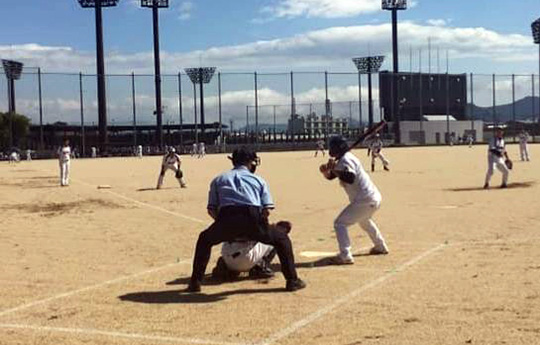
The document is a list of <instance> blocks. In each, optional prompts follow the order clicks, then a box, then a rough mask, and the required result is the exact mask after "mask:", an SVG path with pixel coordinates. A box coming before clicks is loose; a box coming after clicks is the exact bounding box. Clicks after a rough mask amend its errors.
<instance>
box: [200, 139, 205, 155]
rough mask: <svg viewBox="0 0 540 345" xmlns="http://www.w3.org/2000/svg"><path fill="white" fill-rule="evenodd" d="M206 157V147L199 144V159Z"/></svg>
mask: <svg viewBox="0 0 540 345" xmlns="http://www.w3.org/2000/svg"><path fill="white" fill-rule="evenodd" d="M205 155H206V147H205V146H204V143H203V142H200V143H199V158H201V157H204V156H205Z"/></svg>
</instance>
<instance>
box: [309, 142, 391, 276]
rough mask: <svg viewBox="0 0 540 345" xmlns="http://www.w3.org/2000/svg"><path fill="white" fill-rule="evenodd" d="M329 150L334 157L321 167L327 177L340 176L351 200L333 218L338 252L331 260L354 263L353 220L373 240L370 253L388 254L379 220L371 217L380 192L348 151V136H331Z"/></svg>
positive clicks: (378, 205)
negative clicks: (352, 249)
mask: <svg viewBox="0 0 540 345" xmlns="http://www.w3.org/2000/svg"><path fill="white" fill-rule="evenodd" d="M329 154H330V156H331V157H333V158H335V160H334V159H330V160H329V161H328V163H327V164H323V165H321V166H320V168H319V170H320V172H321V173H322V174H323V175H324V177H325V178H326V179H328V180H333V179H335V178H338V179H339V181H340V184H341V186H342V187H343V188H344V189H345V192H346V193H347V195H348V196H349V201H350V203H349V205H347V206H346V207H345V208H344V209H343V210H342V211H341V213H340V214H339V215H338V217H337V218H336V220H335V221H334V229H335V231H336V237H337V241H338V245H339V254H338V255H337V256H335V257H332V258H331V263H333V264H336V265H346V264H353V263H354V259H353V256H352V252H351V241H350V239H349V233H348V227H350V226H351V225H353V224H359V225H360V226H361V227H362V229H364V231H365V232H367V234H368V235H369V237H370V239H371V241H372V242H373V244H374V246H373V248H371V250H370V254H371V255H379V254H388V247H387V245H386V242H385V241H384V238H383V236H382V234H381V232H380V231H379V228H378V227H377V224H375V222H374V221H373V220H372V219H371V218H372V217H373V214H374V213H375V212H376V211H377V210H378V209H379V207H380V205H381V200H382V197H381V193H380V192H379V190H378V189H377V187H376V186H375V184H373V182H372V181H371V179H370V177H369V175H368V174H367V173H366V171H365V170H364V168H363V167H362V164H361V163H360V160H359V159H358V158H357V157H356V156H355V155H354V154H352V153H351V152H350V151H349V147H348V145H347V142H346V141H345V139H343V138H342V137H340V136H337V137H333V138H331V139H330V145H329Z"/></svg>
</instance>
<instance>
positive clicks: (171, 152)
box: [156, 146, 187, 189]
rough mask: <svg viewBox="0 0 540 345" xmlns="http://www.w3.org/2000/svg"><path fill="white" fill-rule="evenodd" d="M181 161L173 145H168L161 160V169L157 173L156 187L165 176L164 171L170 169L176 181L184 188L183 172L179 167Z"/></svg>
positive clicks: (158, 186) (159, 185) (158, 187)
mask: <svg viewBox="0 0 540 345" xmlns="http://www.w3.org/2000/svg"><path fill="white" fill-rule="evenodd" d="M181 164H182V161H181V160H180V156H179V155H178V154H177V153H176V150H175V148H174V147H172V146H171V147H169V149H168V152H167V153H166V154H165V155H164V156H163V161H162V162H161V171H160V173H159V178H158V183H157V187H156V189H160V188H161V185H162V184H163V177H165V172H166V171H167V170H169V169H170V170H172V171H173V172H174V174H175V177H176V179H177V180H178V183H180V187H181V188H186V187H187V185H186V182H185V181H184V173H183V172H182V170H181V169H180V165H181Z"/></svg>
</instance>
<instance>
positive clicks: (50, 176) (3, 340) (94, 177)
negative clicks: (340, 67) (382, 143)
mask: <svg viewBox="0 0 540 345" xmlns="http://www.w3.org/2000/svg"><path fill="white" fill-rule="evenodd" d="M530 150H531V156H532V161H531V162H520V161H519V157H518V147H517V145H510V146H509V147H508V151H509V154H510V156H511V157H512V158H513V159H514V163H515V164H514V169H513V170H512V172H511V175H510V184H509V188H508V189H499V188H497V186H498V185H499V184H500V179H501V175H500V173H499V172H496V173H495V175H494V176H493V179H492V188H491V189H490V190H483V189H482V185H483V182H484V181H483V180H484V176H485V172H486V163H487V152H486V151H487V148H486V146H482V145H480V146H475V147H473V148H468V147H466V146H459V147H458V146H455V147H423V148H389V149H385V150H384V153H385V154H386V156H387V158H388V159H389V160H390V162H391V171H390V172H385V171H383V170H382V167H381V165H380V162H378V165H377V170H376V171H375V172H374V173H372V174H371V176H372V178H373V180H374V182H375V183H376V185H377V186H378V187H379V189H380V190H381V193H382V195H383V202H382V206H381V209H380V211H379V212H378V213H377V214H376V215H375V221H376V223H377V224H378V225H379V227H380V229H381V232H382V233H383V235H384V236H385V237H386V240H387V242H388V245H389V247H390V254H389V255H385V256H369V255H367V252H368V250H369V248H370V242H369V238H368V237H367V235H366V234H365V233H364V232H363V231H362V230H361V229H360V228H359V227H353V228H352V229H351V230H350V234H351V239H352V241H353V246H354V247H353V251H354V252H355V253H356V257H355V261H356V262H355V264H354V265H347V266H328V265H325V264H324V261H321V259H322V258H323V257H324V256H329V255H332V253H335V251H336V249H337V243H336V239H335V235H334V232H333V220H334V218H335V217H336V215H337V214H338V213H339V211H340V210H341V208H342V207H344V206H345V205H346V203H347V199H346V195H345V192H344V191H343V190H342V188H341V187H340V186H339V185H338V183H337V181H332V182H329V181H326V180H324V179H323V178H322V177H321V175H320V173H319V172H318V166H319V165H320V164H321V163H324V162H325V161H326V158H323V157H321V156H320V155H319V157H317V158H314V157H313V152H285V153H261V154H260V156H261V158H262V165H261V166H260V167H259V169H258V171H257V172H258V173H259V174H260V175H261V176H263V177H264V178H265V179H266V180H267V181H268V183H269V185H270V190H271V192H272V194H273V197H274V199H275V202H276V206H277V208H276V210H275V211H274V212H273V214H272V216H271V217H272V220H276V221H277V220H280V219H286V220H290V221H291V222H292V223H293V230H292V233H291V238H292V242H293V246H294V252H295V258H296V261H297V266H298V273H299V276H300V277H301V278H302V279H303V280H304V281H306V283H307V284H308V286H307V288H306V289H304V290H300V291H297V292H294V293H288V292H285V291H284V286H285V280H284V279H283V276H282V275H281V274H277V275H276V277H275V278H274V279H271V280H249V279H241V280H239V281H235V282H230V283H223V284H215V283H212V282H211V281H206V283H205V284H204V285H203V291H202V293H201V294H187V293H184V292H182V290H183V289H185V287H186V283H187V281H188V277H189V275H190V273H191V259H192V256H193V252H194V246H195V241H196V239H197V236H198V234H199V232H200V231H202V230H203V229H204V228H205V227H206V226H207V225H208V224H209V223H210V218H209V217H208V216H207V214H206V199H207V193H208V187H209V183H210V181H211V179H212V178H213V177H214V176H215V175H217V174H218V173H220V172H223V171H225V170H227V169H229V168H230V167H231V163H230V161H229V160H228V159H227V158H226V155H208V156H206V157H205V158H203V159H197V158H192V157H189V156H186V157H183V166H182V168H183V170H184V173H185V178H186V182H187V184H188V188H187V189H180V188H179V186H178V184H177V181H176V180H175V178H174V176H173V174H172V173H170V172H168V174H167V175H166V176H165V183H164V187H163V189H161V190H155V189H154V187H155V185H156V182H157V178H158V174H159V169H160V159H161V158H160V157H144V158H142V159H138V158H103V159H78V160H74V161H72V165H71V170H72V171H71V185H70V186H69V187H64V188H62V187H60V186H59V178H58V163H57V161H54V160H45V161H32V162H25V161H24V162H21V163H19V164H11V165H10V164H8V163H7V162H2V163H0V214H1V217H0V261H1V262H2V265H1V266H2V268H1V270H0V272H1V273H0V344H2V345H8V344H9V345H12V344H25V345H27V344H43V345H59V344H66V345H67V344H69V345H76V344H96V345H98V344H141V345H142V344H216V345H229V344H230V345H233V344H234V345H240V344H254V345H270V344H284V345H303V344H310V345H311V344H321V345H322V344H341V345H359V344H388V345H390V344H393V345H394V344H400V345H405V344H411V345H413V344H414V345H420V344H425V345H433V344H490V345H493V344H512V345H517V344H527V345H530V344H540V211H539V207H540V204H539V202H540V196H539V195H540V145H531V147H530ZM354 153H355V154H357V155H358V156H359V157H360V159H361V161H362V163H363V164H364V167H369V161H368V157H367V156H366V150H356V151H354ZM104 185H107V186H110V188H100V189H98V186H104ZM218 249H219V248H218V247H215V248H214V250H213V255H212V259H211V262H210V265H209V268H208V270H207V273H210V270H211V268H212V266H213V265H214V263H215V261H216V259H217V257H218ZM276 269H278V267H277V262H276Z"/></svg>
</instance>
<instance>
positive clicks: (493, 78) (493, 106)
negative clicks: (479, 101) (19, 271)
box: [491, 73, 498, 127]
mask: <svg viewBox="0 0 540 345" xmlns="http://www.w3.org/2000/svg"><path fill="white" fill-rule="evenodd" d="M491 84H492V86H491V88H492V89H493V96H492V99H493V105H492V113H493V114H492V117H493V126H494V127H497V125H498V123H497V115H496V114H495V104H496V95H495V92H496V90H495V88H496V87H495V73H493V75H492V82H491Z"/></svg>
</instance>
